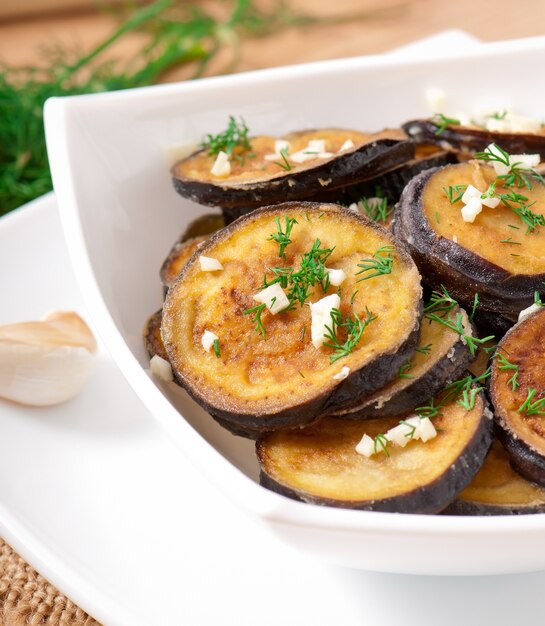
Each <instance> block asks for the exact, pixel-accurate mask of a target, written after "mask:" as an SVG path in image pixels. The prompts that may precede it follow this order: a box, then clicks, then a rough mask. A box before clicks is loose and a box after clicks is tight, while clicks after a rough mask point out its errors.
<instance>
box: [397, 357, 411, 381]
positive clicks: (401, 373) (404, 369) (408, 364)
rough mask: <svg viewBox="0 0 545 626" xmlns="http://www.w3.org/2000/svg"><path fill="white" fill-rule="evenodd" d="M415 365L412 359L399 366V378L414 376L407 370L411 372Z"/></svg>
mask: <svg viewBox="0 0 545 626" xmlns="http://www.w3.org/2000/svg"><path fill="white" fill-rule="evenodd" d="M413 367H414V365H413V364H412V363H411V362H410V361H407V362H406V363H404V364H403V365H402V366H401V367H400V368H399V372H398V374H397V377H398V378H414V376H412V375H411V374H408V373H407V372H410V371H411V370H412V369H413Z"/></svg>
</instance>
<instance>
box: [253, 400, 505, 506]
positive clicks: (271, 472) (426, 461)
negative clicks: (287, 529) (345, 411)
mask: <svg viewBox="0 0 545 626" xmlns="http://www.w3.org/2000/svg"><path fill="white" fill-rule="evenodd" d="M490 417H491V416H490V412H489V411H488V410H487V409H486V408H485V401H484V397H483V395H482V393H479V394H478V395H477V397H476V401H475V405H474V407H473V409H471V410H470V411H467V410H466V409H464V408H463V407H462V406H460V405H459V404H458V403H457V402H456V401H454V400H453V401H451V402H450V403H447V404H445V405H444V406H443V408H442V415H441V416H440V417H436V418H434V420H433V422H434V425H435V426H436V428H437V430H438V435H437V436H436V437H435V438H434V439H431V440H429V441H427V442H426V443H423V442H421V441H412V442H409V443H408V444H407V445H406V446H405V447H404V448H400V447H396V446H391V447H390V446H388V451H389V455H390V456H386V455H385V454H375V455H373V456H371V457H370V458H367V457H364V456H362V455H360V454H358V453H357V452H356V449H355V448H356V445H357V444H358V442H359V441H360V439H361V438H362V436H363V435H364V434H368V435H369V436H370V437H373V438H375V437H376V436H377V435H378V434H383V433H385V432H387V431H388V430H389V429H390V428H392V427H394V426H396V425H397V424H398V422H399V420H400V419H402V418H401V417H397V418H379V419H374V420H369V421H366V422H363V423H362V422H356V421H353V420H339V419H334V418H325V419H323V420H322V421H320V422H319V423H318V424H316V425H314V426H311V427H308V428H303V429H299V430H297V431H289V432H280V431H279V432H276V433H270V434H267V435H265V436H264V437H262V438H261V439H260V440H259V441H258V443H257V446H256V449H257V456H258V459H259V463H260V467H261V484H262V485H263V486H265V487H267V488H269V489H272V490H273V491H276V492H278V493H281V494H283V495H286V496H288V497H290V498H294V499H296V500H302V501H304V502H311V503H313V504H321V505H326V506H336V507H342V508H352V509H365V510H370V511H391V512H397V513H437V512H438V511H441V510H442V509H444V508H445V506H446V505H447V504H448V503H450V502H452V500H453V499H454V498H455V497H456V495H457V494H458V493H460V491H462V490H463V489H464V488H465V487H467V485H468V484H469V483H470V482H471V480H472V479H473V477H474V476H475V474H476V473H477V471H478V469H479V468H480V466H481V465H482V462H483V460H484V458H485V456H486V453H487V451H488V448H489V447H490V443H491V440H492V424H493V422H492V420H491V419H490Z"/></svg>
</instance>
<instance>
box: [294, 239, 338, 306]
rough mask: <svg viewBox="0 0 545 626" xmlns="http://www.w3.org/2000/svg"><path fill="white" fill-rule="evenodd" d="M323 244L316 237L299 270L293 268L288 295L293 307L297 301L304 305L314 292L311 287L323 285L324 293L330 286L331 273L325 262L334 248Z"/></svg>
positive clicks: (304, 255)
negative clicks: (325, 246) (323, 246)
mask: <svg viewBox="0 0 545 626" xmlns="http://www.w3.org/2000/svg"><path fill="white" fill-rule="evenodd" d="M321 245H322V243H321V241H320V240H319V239H316V240H315V241H314V243H313V244H312V248H311V249H310V251H309V252H305V254H303V256H302V257H301V266H300V268H299V270H297V271H293V270H292V271H291V272H290V274H289V275H288V284H289V290H288V292H287V294H286V295H287V296H288V300H289V301H290V307H291V308H293V307H294V306H295V303H296V302H299V304H300V305H301V306H303V305H304V304H305V302H306V301H307V300H308V298H309V297H310V295H311V294H312V291H311V288H312V287H314V286H315V285H316V284H319V285H320V286H321V288H322V291H323V292H324V293H325V292H326V291H327V289H328V288H329V284H330V283H329V273H328V272H327V271H326V267H325V264H326V261H327V259H329V257H330V256H331V253H332V252H333V250H334V248H322V247H321Z"/></svg>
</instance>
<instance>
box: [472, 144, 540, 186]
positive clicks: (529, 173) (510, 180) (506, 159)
mask: <svg viewBox="0 0 545 626" xmlns="http://www.w3.org/2000/svg"><path fill="white" fill-rule="evenodd" d="M475 158H476V159H478V160H479V161H486V162H495V163H501V164H502V165H505V167H508V168H509V172H508V173H507V174H502V175H501V176H498V177H497V180H499V181H501V184H502V185H503V186H504V187H527V188H528V189H532V179H534V180H537V181H539V182H540V183H544V182H545V181H544V180H543V177H542V176H541V175H540V174H539V173H538V172H536V171H535V170H533V169H532V168H528V167H521V165H522V163H521V162H516V163H512V162H511V157H510V155H509V154H508V153H507V152H506V151H505V150H503V149H502V148H500V147H499V146H498V144H496V143H493V144H491V145H490V146H487V147H486V148H485V149H484V151H483V152H477V153H476V154H475Z"/></svg>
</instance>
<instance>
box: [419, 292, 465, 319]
mask: <svg viewBox="0 0 545 626" xmlns="http://www.w3.org/2000/svg"><path fill="white" fill-rule="evenodd" d="M457 306H458V303H457V302H456V300H454V298H451V296H450V294H449V292H448V291H447V290H446V289H445V287H444V286H443V285H441V291H432V294H431V296H430V300H429V302H428V303H427V304H426V305H425V306H424V313H435V314H436V315H439V314H441V313H442V314H443V315H446V314H447V313H450V311H452V309H454V308H456V307H457Z"/></svg>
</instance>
